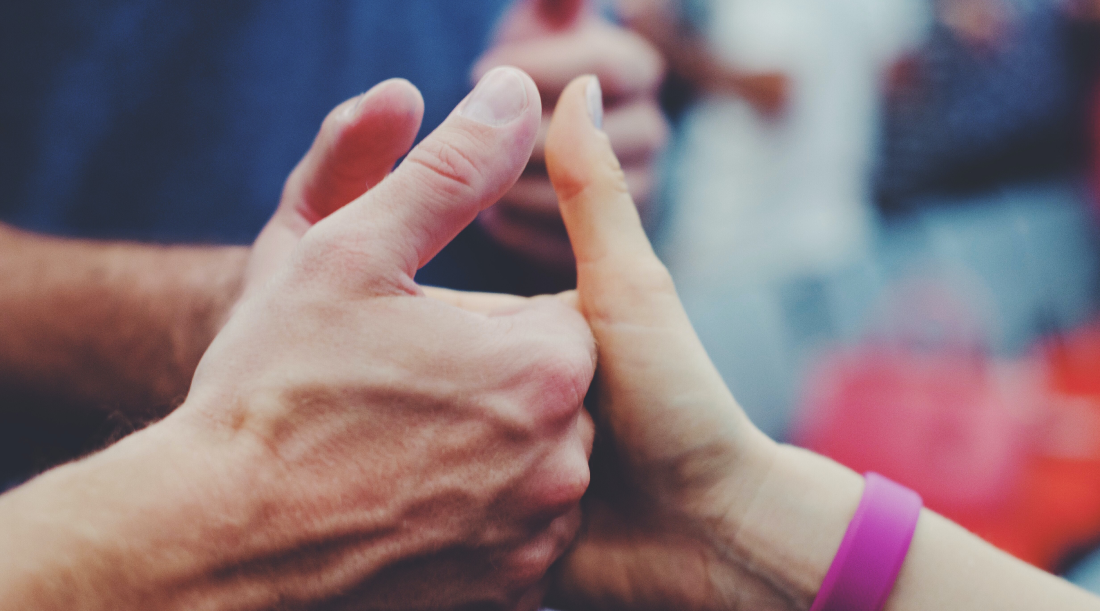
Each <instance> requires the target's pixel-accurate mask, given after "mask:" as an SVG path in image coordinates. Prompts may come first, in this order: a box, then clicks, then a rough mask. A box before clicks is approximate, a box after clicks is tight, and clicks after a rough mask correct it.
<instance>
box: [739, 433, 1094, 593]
mask: <svg viewBox="0 0 1100 611" xmlns="http://www.w3.org/2000/svg"><path fill="white" fill-rule="evenodd" d="M862 491H863V482H862V478H861V477H860V476H859V475H857V474H856V473H854V472H852V471H851V470H849V469H847V468H845V467H843V466H841V465H839V464H837V463H835V462H833V461H830V460H828V459H826V458H823V457H821V456H818V455H815V454H812V453H810V452H806V451H803V450H799V449H796V448H793V447H789V446H779V447H778V448H777V449H776V452H775V457H774V462H773V463H772V465H771V468H770V469H769V471H768V473H767V475H766V476H765V477H764V479H763V483H762V485H761V486H760V487H759V490H758V492H757V494H756V495H755V497H754V500H753V502H752V503H751V505H750V506H749V508H748V510H747V511H746V512H744V513H743V514H742V517H741V518H739V519H738V520H736V525H733V524H732V523H731V526H730V528H729V530H728V531H727V532H726V533H725V534H724V535H723V538H724V539H725V540H726V541H727V542H728V545H729V547H728V551H729V554H730V557H732V558H736V561H737V562H741V563H743V564H747V565H751V566H753V567H755V569H756V570H757V571H759V572H760V573H761V574H762V575H764V576H765V581H767V582H769V583H770V584H771V586H772V587H773V588H774V590H775V591H776V593H777V594H778V595H779V596H778V597H779V598H785V599H786V601H787V603H788V607H787V608H791V609H803V610H804V609H808V608H809V607H810V604H811V603H812V601H813V598H814V596H815V595H816V593H817V589H818V588H819V587H820V585H821V582H822V581H823V580H824V577H825V573H826V572H827V571H828V569H829V565H830V564H831V563H832V559H833V556H834V555H835V553H836V551H837V548H839V546H840V541H841V539H842V538H843V536H844V532H845V530H846V529H847V526H848V522H849V521H850V520H851V518H852V516H853V515H854V514H855V511H856V507H857V506H858V504H859V500H860V497H861V495H862ZM886 609H887V611H928V610H932V609H935V610H936V611H951V610H958V611H975V610H979V609H1002V610H1012V609H1019V610H1021V611H1025V610H1027V611H1033V610H1035V609H1062V610H1067V611H1069V610H1075V609H1091V610H1095V609H1100V600H1097V599H1096V598H1094V597H1092V596H1091V595H1089V594H1087V593H1085V592H1083V591H1081V590H1079V589H1077V588H1075V587H1074V586H1072V585H1070V584H1068V583H1066V582H1065V581H1063V580H1061V579H1058V578H1057V577H1054V576H1052V575H1050V574H1047V573H1045V572H1043V571H1040V570H1039V569H1036V568H1034V567H1032V566H1030V565H1028V564H1025V563H1023V562H1021V561H1019V560H1017V559H1015V558H1013V557H1011V556H1009V555H1008V554H1005V553H1004V552H1001V551H999V550H997V549H995V548H994V547H992V546H991V545H989V544H987V543H985V542H984V541H982V540H981V539H979V538H978V537H976V536H974V535H972V534H970V533H969V532H967V531H965V530H964V529H962V528H961V527H959V526H957V525H955V524H954V523H952V522H950V521H948V520H946V519H944V518H942V517H940V516H938V515H936V514H935V513H933V512H931V511H928V510H925V511H924V512H923V513H922V515H921V519H920V522H919V524H918V527H917V531H916V534H915V535H914V538H913V542H912V545H911V547H910V551H909V554H908V556H907V559H906V561H905V564H904V565H903V567H902V571H901V574H900V576H899V578H898V581H897V585H896V586H895V589H894V591H893V594H892V595H891V597H890V599H889V601H888V603H887V607H886Z"/></svg>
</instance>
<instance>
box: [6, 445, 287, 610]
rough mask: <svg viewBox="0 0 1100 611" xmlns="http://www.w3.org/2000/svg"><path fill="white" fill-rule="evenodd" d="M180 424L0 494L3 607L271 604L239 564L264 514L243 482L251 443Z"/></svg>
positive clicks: (269, 591) (250, 460) (237, 607)
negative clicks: (239, 569)
mask: <svg viewBox="0 0 1100 611" xmlns="http://www.w3.org/2000/svg"><path fill="white" fill-rule="evenodd" d="M183 429H186V427H179V426H170V427H163V426H160V425H158V426H154V427H150V428H148V429H145V430H144V431H142V432H140V433H138V434H136V435H131V436H130V437H127V438H126V439H124V440H122V441H121V442H119V443H117V444H115V445H113V446H111V447H110V448H109V449H108V450H106V451H104V452H101V453H99V454H96V455H93V456H91V457H89V458H87V459H85V460H82V461H79V462H75V463H70V464H68V465H65V466H63V467H60V468H57V469H54V470H52V471H50V472H48V473H46V474H44V475H42V476H40V477H38V478H37V479H34V480H32V481H31V482H29V483H27V484H25V485H24V486H22V487H20V488H17V489H16V490H14V491H12V492H9V493H7V494H5V495H3V496H0V524H3V528H2V529H0V611H8V610H11V611H15V610H18V611H54V610H57V611H61V610H65V611H99V610H104V611H107V610H111V611H128V610H134V611H137V610H141V609H159V610H166V611H171V610H175V609H181V610H183V609H187V610H191V609H203V610H211V611H215V610H217V611H221V610H242V611H243V610H250V609H263V608H271V607H272V606H274V605H275V604H276V602H277V601H276V600H274V599H273V592H274V589H273V588H266V589H265V588H261V587H258V586H257V583H258V582H257V580H256V579H249V578H247V576H246V575H245V573H244V572H243V571H242V572H240V573H238V572H237V571H236V570H235V569H236V568H237V567H238V566H241V565H245V564H246V563H247V554H243V553H242V549H249V548H251V547H253V546H252V545H250V544H254V543H255V541H256V540H257V539H259V536H258V535H256V534H255V532H254V531H256V530H261V528H260V524H259V523H258V522H257V521H258V520H262V519H263V517H264V512H263V511H261V510H259V508H258V507H257V505H256V504H252V503H251V502H250V501H251V499H252V498H254V497H252V496H250V495H248V494H242V493H241V492H240V491H241V490H242V489H246V488H249V487H248V486H243V487H242V483H243V482H242V479H241V478H242V477H245V478H249V477H258V475H256V473H258V469H254V470H253V472H249V471H248V469H249V467H248V465H252V466H253V467H255V466H256V465H257V464H258V462H257V461H256V460H253V459H254V458H255V455H256V453H254V452H252V451H251V450H250V449H249V448H248V445H247V444H242V443H238V442H237V441H231V442H229V443H226V440H224V439H210V438H208V437H209V436H206V435H203V434H199V433H198V431H195V432H194V434H190V433H186V432H184V434H180V431H181V430H183ZM252 483H253V484H255V482H254V481H253V482H252ZM249 489H250V488H249ZM230 490H234V491H236V493H235V494H228V493H226V491H230Z"/></svg>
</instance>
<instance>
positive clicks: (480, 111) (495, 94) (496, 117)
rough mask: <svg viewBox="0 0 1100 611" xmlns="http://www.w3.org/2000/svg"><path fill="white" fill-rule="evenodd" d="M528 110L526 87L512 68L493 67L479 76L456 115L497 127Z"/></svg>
mask: <svg viewBox="0 0 1100 611" xmlns="http://www.w3.org/2000/svg"><path fill="white" fill-rule="evenodd" d="M524 110H527V86H526V85H525V84H524V83H523V79H522V78H520V76H519V73H517V72H516V69H515V68H495V69H493V70H490V71H489V73H488V74H486V75H485V76H483V77H482V78H481V82H480V83H478V84H477V87H474V90H473V92H471V93H470V96H469V97H468V98H466V101H465V102H463V103H462V106H461V108H459V109H458V114H459V115H461V116H463V117H466V118H467V119H473V120H474V121H477V122H478V123H484V124H485V125H492V126H494V127H499V126H501V125H506V124H508V123H511V122H512V121H514V120H516V119H517V118H519V116H520V115H521V114H523V111H524Z"/></svg>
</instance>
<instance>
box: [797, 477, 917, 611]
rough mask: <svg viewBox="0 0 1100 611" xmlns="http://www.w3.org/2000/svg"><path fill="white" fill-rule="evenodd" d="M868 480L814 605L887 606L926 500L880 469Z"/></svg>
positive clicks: (818, 608) (854, 609) (832, 610)
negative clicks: (878, 472)
mask: <svg viewBox="0 0 1100 611" xmlns="http://www.w3.org/2000/svg"><path fill="white" fill-rule="evenodd" d="M864 481H865V483H864V487H863V498H862V499H860V501H859V508H858V509H856V514H855V515H854V516H852V521H851V523H849V524H848V530H847V531H846V532H845V533H844V540H843V541H841V543H840V549H839V550H838V551H837V553H836V557H835V558H833V564H832V565H831V566H829V572H828V573H826V574H825V581H824V582H823V583H822V584H821V590H820V591H818V593H817V598H815V599H814V604H813V606H812V607H810V611H882V608H883V607H884V606H885V605H886V598H887V597H888V596H889V595H890V591H891V590H893V589H894V582H895V581H897V578H898V573H900V572H901V564H902V562H904V561H905V555H906V554H907V553H908V552H909V543H910V542H912V540H913V533H914V532H916V530H917V520H918V519H920V510H921V506H922V505H923V503H922V502H921V498H920V495H918V494H917V493H916V492H913V491H912V490H910V489H908V488H905V487H904V486H901V485H898V484H895V483H894V482H892V481H890V480H888V479H886V478H885V477H883V476H881V475H879V474H877V473H868V474H866V475H865V476H864Z"/></svg>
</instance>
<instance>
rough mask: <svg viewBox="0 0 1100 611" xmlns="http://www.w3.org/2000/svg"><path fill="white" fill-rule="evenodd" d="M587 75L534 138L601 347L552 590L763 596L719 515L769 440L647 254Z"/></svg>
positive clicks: (561, 594)
mask: <svg viewBox="0 0 1100 611" xmlns="http://www.w3.org/2000/svg"><path fill="white" fill-rule="evenodd" d="M596 86H598V85H597V84H596V82H595V80H594V79H593V78H592V77H584V78H581V79H577V80H576V81H574V82H573V83H572V84H571V85H569V87H568V88H567V89H566V90H565V92H564V93H563V94H562V96H561V99H560V100H559V102H558V106H557V110H556V111H555V114H554V118H553V121H552V123H551V125H550V131H549V136H548V137H547V145H546V159H547V168H548V169H549V174H550V178H551V180H552V181H553V184H554V188H555V190H556V191H557V194H558V196H559V197H560V198H561V210H562V216H563V218H564V221H565V226H566V227H567V228H568V230H569V236H570V238H571V239H572V243H573V247H574V251H575V253H576V260H577V276H578V287H577V299H578V302H579V305H580V308H581V311H582V312H583V313H584V315H585V317H586V318H587V320H588V322H589V325H590V326H591V328H592V332H593V335H594V336H595V338H596V344H597V346H598V351H599V364H600V369H599V372H598V374H597V382H596V389H597V394H596V405H595V408H594V413H595V415H596V418H597V430H598V431H601V436H600V440H601V442H600V443H598V444H597V448H596V450H595V453H594V456H593V462H592V469H593V481H592V488H591V490H590V495H589V497H587V499H586V505H585V511H586V519H587V524H586V527H585V529H584V530H583V531H582V535H581V537H580V539H579V540H578V542H577V543H576V545H575V547H574V548H573V549H572V551H571V552H570V554H569V555H568V556H567V557H566V558H565V559H563V561H562V563H561V565H560V567H559V574H558V576H559V579H558V582H557V587H556V591H555V592H556V596H557V598H556V600H553V601H552V603H551V604H555V605H556V604H558V603H561V605H560V606H561V607H562V608H573V607H576V608H601V609H638V610H645V609H740V608H773V607H772V606H767V604H764V603H768V602H769V601H770V602H771V603H775V602H776V601H778V600H782V596H783V595H784V594H785V593H783V592H779V593H777V592H775V591H773V590H772V584H769V583H767V582H766V581H764V580H763V579H762V578H760V577H759V575H757V574H756V573H754V571H753V570H752V566H751V563H743V562H741V560H743V559H742V558H739V557H738V552H739V550H737V549H735V546H732V545H730V541H731V538H730V537H728V536H727V535H728V534H729V533H728V532H724V531H723V528H724V525H726V524H729V523H736V521H737V520H736V518H737V516H740V515H744V514H745V512H746V511H747V510H748V507H749V505H750V503H751V502H752V501H753V499H754V498H756V496H757V488H758V487H759V486H760V485H761V481H762V478H763V477H764V474H765V473H767V472H768V470H769V468H770V465H771V462H772V460H773V456H774V454H775V444H774V443H773V442H771V441H770V440H769V439H767V438H766V437H765V436H764V435H763V434H762V433H760V432H759V431H758V430H757V429H756V428H755V427H754V426H753V425H752V423H751V422H750V421H749V420H748V418H747V417H746V415H745V414H744V412H743V411H742V410H741V408H740V407H739V406H738V405H737V403H736V401H735V400H734V398H733V396H732V395H731V394H730V392H729V390H728V389H727V387H726V385H725V383H724V382H723V381H722V378H721V377H720V376H719V374H718V372H717V370H715V368H714V366H713V365H712V364H711V362H710V359H709V358H708V357H707V354H706V352H705V351H704V349H703V346H702V344H701V343H700V342H699V339H698V338H697V336H696V335H695V332H694V330H693V329H692V326H691V323H690V321H689V320H688V317H687V315H686V314H685V312H684V309H683V307H682V306H681V304H680V300H679V298H678V297H677V295H676V289H675V287H674V286H673V283H672V279H671V277H670V276H669V273H668V271H667V270H666V269H665V267H664V266H663V265H662V264H661V262H660V261H659V260H658V259H657V257H656V255H655V254H654V252H653V249H652V247H651V246H650V244H649V241H648V239H647V238H646V235H645V232H644V231H643V229H642V224H641V220H640V218H639V216H638V212H637V210H636V209H635V206H634V204H633V202H632V201H631V197H630V194H629V191H628V189H627V186H626V183H625V180H624V179H625V174H624V172H623V170H622V169H621V168H620V166H619V164H618V162H617V160H616V159H615V155H614V153H613V150H612V148H611V142H610V139H609V138H608V136H607V135H606V134H604V133H602V132H600V131H598V130H597V129H596V128H595V126H594V125H593V122H592V119H591V116H592V115H593V114H598V107H597V110H596V111H595V112H593V111H590V110H589V105H588V101H589V100H592V99H593V96H592V95H591V94H590V93H589V92H590V91H591V89H590V88H594V87H596ZM596 99H597V100H598V98H596ZM745 601H753V602H754V603H757V604H760V605H761V606H759V607H754V606H752V605H747V606H745V605H742V604H741V603H743V602H745Z"/></svg>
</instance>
